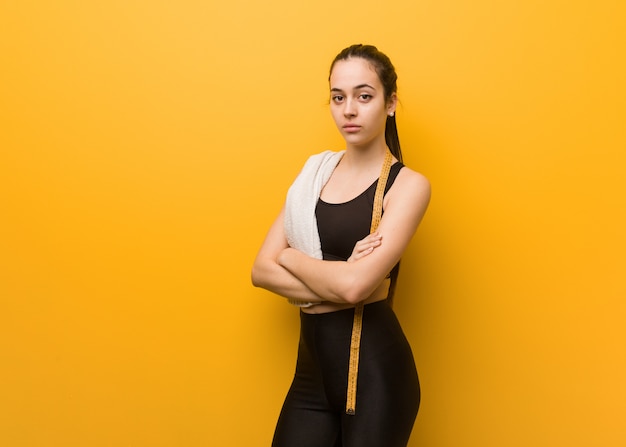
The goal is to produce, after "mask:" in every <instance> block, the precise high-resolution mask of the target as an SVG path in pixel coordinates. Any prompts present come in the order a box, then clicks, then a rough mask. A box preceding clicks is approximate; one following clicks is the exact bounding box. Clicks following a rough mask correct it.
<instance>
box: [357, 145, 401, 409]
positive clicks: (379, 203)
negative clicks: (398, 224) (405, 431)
mask: <svg viewBox="0 0 626 447" xmlns="http://www.w3.org/2000/svg"><path fill="white" fill-rule="evenodd" d="M392 161H393V155H391V152H389V150H387V153H386V154H385V161H384V162H383V167H382V169H381V171H380V177H378V183H377V184H376V194H375V195H374V209H373V211H372V225H371V226H370V233H373V232H374V231H376V229H377V228H378V224H379V223H380V218H381V216H382V214H383V197H384V195H385V186H386V185H387V179H388V178H389V170H390V169H391V162H392ZM362 330H363V303H362V302H361V303H358V304H357V305H356V307H355V308H354V321H353V322H352V338H351V340H350V362H349V364H348V395H347V400H346V414H350V415H354V414H355V413H356V382H357V377H358V374H359V352H360V349H361V332H362Z"/></svg>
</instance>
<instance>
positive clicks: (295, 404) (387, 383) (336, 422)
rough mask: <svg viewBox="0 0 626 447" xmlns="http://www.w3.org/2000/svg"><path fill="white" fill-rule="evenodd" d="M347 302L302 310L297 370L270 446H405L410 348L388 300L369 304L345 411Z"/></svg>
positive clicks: (412, 392) (409, 421) (411, 382)
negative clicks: (350, 408)
mask: <svg viewBox="0 0 626 447" xmlns="http://www.w3.org/2000/svg"><path fill="white" fill-rule="evenodd" d="M353 316H354V310H353V309H346V310H341V311H338V312H330V313H325V314H318V315H312V314H306V313H303V312H301V313H300V321H301V329H300V343H299V348H298V362H297V365H296V374H295V377H294V380H293V383H292V384H291V388H290V389H289V393H288V394H287V397H286V399H285V403H284V404H283V409H282V411H281V414H280V418H279V420H278V424H277V426H276V432H275V433H274V441H273V443H272V446H273V447H405V446H406V445H407V443H408V441H409V436H410V434H411V430H412V428H413V423H414V421H415V417H416V416H417V410H418V407H419V401H420V388H419V381H418V378H417V370H416V369H415V362H414V361H413V354H412V352H411V347H410V346H409V344H408V342H407V340H406V337H405V336H404V333H403V332H402V328H401V327H400V324H399V323H398V320H397V318H396V315H395V314H394V312H393V310H392V309H391V307H389V305H388V304H387V302H386V301H379V302H376V303H372V304H367V305H366V306H365V309H364V312H363V332H362V336H361V352H360V361H359V376H358V382H357V397H356V414H355V415H353V416H351V415H347V414H345V406H346V385H347V377H348V358H349V347H350V336H351V332H352V319H353Z"/></svg>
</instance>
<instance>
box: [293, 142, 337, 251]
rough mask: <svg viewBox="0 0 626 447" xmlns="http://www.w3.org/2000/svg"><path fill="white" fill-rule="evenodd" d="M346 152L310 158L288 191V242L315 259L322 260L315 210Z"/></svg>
mask: <svg viewBox="0 0 626 447" xmlns="http://www.w3.org/2000/svg"><path fill="white" fill-rule="evenodd" d="M344 152H345V151H339V152H333V151H325V152H322V153H319V154H316V155H312V156H311V157H309V159H308V160H307V162H306V163H305V164H304V167H303V168H302V171H300V174H298V177H296V179H295V180H294V182H293V184H292V185H291V187H290V188H289V190H288V191H287V200H286V202H285V222H284V226H285V235H286V236H287V242H288V243H289V246H290V247H293V248H295V249H297V250H299V251H301V252H303V253H305V254H307V255H309V256H311V257H313V258H317V259H322V246H321V243H320V237H319V233H318V231H317V219H316V218H315V207H316V205H317V201H318V199H319V197H320V194H321V192H322V188H323V187H324V185H325V184H326V182H327V181H328V179H329V178H330V176H331V174H332V173H333V171H334V170H335V167H336V166H337V164H338V163H339V160H341V157H343V154H344Z"/></svg>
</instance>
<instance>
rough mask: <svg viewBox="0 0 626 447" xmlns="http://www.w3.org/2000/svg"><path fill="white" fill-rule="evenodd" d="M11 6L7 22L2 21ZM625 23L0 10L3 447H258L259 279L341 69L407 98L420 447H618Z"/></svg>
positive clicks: (566, 10) (318, 6) (316, 147)
mask: <svg viewBox="0 0 626 447" xmlns="http://www.w3.org/2000/svg"><path fill="white" fill-rule="evenodd" d="M7 3H10V4H7ZM625 19H626V8H625V7H624V3H623V2H622V1H620V0H614V1H610V0H598V1H594V2H588V1H550V2H542V1H537V0H531V1H521V0H519V1H517V0H515V1H508V2H501V1H495V0H472V1H470V0H450V1H409V0H399V1H396V2H392V4H391V5H390V6H385V7H384V8H383V7H382V6H381V3H380V2H375V1H372V0H364V1H362V2H359V3H358V4H344V3H340V2H336V1H327V0H316V1H308V2H295V3H294V2H290V1H286V0H276V1H273V2H270V3H267V2H252V1H250V2H244V1H242V0H235V1H231V2H220V3H217V2H206V1H193V0H184V1H180V2H150V1H145V0H143V1H141V0H135V1H120V0H114V1H109V2H70V1H67V0H65V1H64V0H59V1H55V2H44V1H33V2H4V4H3V5H2V6H0V49H1V54H2V56H1V57H2V59H1V64H2V69H1V70H0V230H1V231H0V352H1V357H0V362H1V363H0V402H1V404H0V445H3V446H11V447H25V446H28V447H35V446H37V447H39V446H46V447H48V446H63V447H71V446H81V447H82V446H90V447H99V446H121V445H128V446H151V447H152V446H167V447H175V446H176V447H178V446H185V447H192V446H206V445H215V446H225V445H228V446H266V445H269V442H270V439H271V435H272V432H273V427H274V423H275V420H276V417H277V414H278V411H279V408H280V405H281V403H282V399H283V396H284V393H285V391H286V388H287V387H288V384H289V380H290V377H291V376H292V374H293V365H294V361H295V350H296V337H297V330H298V328H297V325H298V322H297V312H296V311H295V310H294V309H293V308H291V307H290V306H288V305H286V304H285V303H284V302H283V300H281V299H279V298H276V297H274V296H272V295H271V294H269V293H267V292H265V291H262V290H258V289H254V288H253V287H252V286H251V285H250V281H249V269H250V266H251V263H252V260H253V258H254V255H255V253H256V250H257V248H258V247H259V245H260V243H261V241H262V238H263V236H264V234H265V231H266V230H267V228H268V226H269V224H270V222H271V221H272V219H273V218H274V216H275V214H276V213H277V212H278V209H279V207H280V205H281V203H282V200H283V198H284V193H285V191H286V188H287V187H288V185H289V183H290V182H291V180H292V179H293V177H294V176H295V174H296V173H297V171H298V170H299V169H300V167H301V164H302V163H303V162H304V160H305V158H306V157H307V156H308V155H309V154H311V153H313V152H317V151H320V150H323V149H327V148H335V149H339V148H341V140H340V139H339V137H338V135H337V134H336V131H335V130H334V126H333V124H332V122H331V119H330V116H329V113H328V110H327V105H326V101H327V91H326V90H327V84H326V77H327V67H328V65H329V63H330V60H331V59H332V57H334V55H335V53H336V52H338V51H339V50H340V49H341V48H343V47H344V46H346V45H348V44H351V43H354V42H366V43H374V44H376V45H378V46H379V47H380V48H381V49H382V50H383V51H385V52H387V53H388V54H389V56H390V57H391V58H392V60H393V61H394V63H395V65H396V67H397V69H398V72H399V75H400V80H399V88H400V96H401V100H402V106H401V108H400V110H399V113H398V120H399V128H400V134H401V139H402V143H403V147H404V150H405V154H406V161H407V163H408V164H409V165H411V166H412V167H413V168H415V169H417V170H420V171H422V172H423V173H424V174H426V175H427V176H428V177H429V178H430V179H431V182H432V184H433V200H432V202H431V208H430V210H429V212H428V214H427V216H426V218H425V220H424V222H423V225H422V227H421V228H420V230H419V232H418V235H417V236H416V238H415V240H414V242H413V243H412V245H411V247H410V250H409V253H407V255H406V257H405V260H404V263H403V271H402V273H401V284H400V286H399V296H398V299H397V306H396V307H397V311H398V314H399V316H400V318H401V320H402V322H403V324H404V326H405V328H406V332H407V334H408V336H409V338H410V340H411V343H412V345H413V347H414V351H415V356H416V360H417V363H418V368H419V370H420V376H421V380H422V386H423V403H422V408H421V412H420V415H419V416H418V419H417V422H416V427H415V430H414V434H413V438H412V442H411V446H415V447H417V446H426V445H427V446H429V447H459V446H464V447H465V446H468V447H469V446H477V447H502V446H507V447H515V446H529V445H533V446H546V447H548V446H550V447H552V446H555V445H567V446H572V447H573V446H581V447H582V446H590V445H593V446H603V447H608V446H610V447H613V446H615V447H617V446H622V445H624V444H625V443H626V428H625V427H626V425H625V424H624V423H623V419H624V414H626V383H625V381H624V377H626V349H624V346H625V344H626V328H625V327H626V326H625V325H624V321H625V320H626V304H625V302H626V300H625V298H626V278H625V277H626V275H625V274H624V271H625V266H626V259H625V255H624V253H626V240H625V236H624V227H625V226H626V199H625V197H626V177H625V176H624V173H623V171H624V166H626V151H625V149H626V130H625V129H626V126H625V123H626V88H625V87H624V79H626V67H625V65H624V54H625V52H626V38H625V35H624V31H623V28H624V27H623V23H624V20H625Z"/></svg>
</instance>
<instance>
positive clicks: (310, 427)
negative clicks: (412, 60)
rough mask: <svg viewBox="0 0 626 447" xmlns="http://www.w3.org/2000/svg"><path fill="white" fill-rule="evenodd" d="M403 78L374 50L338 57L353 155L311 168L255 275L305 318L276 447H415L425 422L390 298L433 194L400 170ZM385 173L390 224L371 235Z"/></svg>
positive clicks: (330, 155)
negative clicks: (418, 424) (417, 426)
mask: <svg viewBox="0 0 626 447" xmlns="http://www.w3.org/2000/svg"><path fill="white" fill-rule="evenodd" d="M396 78H397V76H396V73H395V69H394V67H393V65H392V64H391V61H390V60H389V58H388V57H387V56H385V55H384V54H383V53H381V52H380V51H379V50H378V49H377V48H376V47H374V46H371V45H353V46H350V47H348V48H346V49H344V50H343V51H341V52H340V53H339V54H338V55H337V57H336V58H335V60H334V61H333V63H332V65H331V68H330V77H329V84H330V110H331V113H332V116H333V119H334V121H335V123H336V125H337V128H338V129H339V132H340V133H341V135H342V136H343V137H344V139H345V143H346V147H345V150H342V151H339V152H330V151H327V152H323V153H321V154H318V155H315V156H313V157H311V158H310V159H309V160H308V161H307V163H306V164H305V166H304V168H303V170H302V172H301V173H300V175H299V176H298V178H297V179H296V181H295V182H294V184H293V185H292V187H291V188H290V190H289V192H288V195H287V201H286V204H285V206H284V207H283V209H282V211H281V213H280V214H279V216H278V218H277V219H276V221H275V222H274V224H273V225H272V226H271V228H270V230H269V232H268V234H267V237H266V239H265V241H264V242H263V245H262V247H261V249H260V251H259V253H258V255H257V258H256V260H255V262H254V265H253V268H252V282H253V284H254V285H255V286H257V287H263V288H265V289H267V290H270V291H272V292H274V293H276V294H278V295H281V296H283V297H286V298H288V300H289V302H290V303H291V304H294V305H297V306H300V309H301V311H300V319H301V334H300V343H299V349H298V360H297V365H296V373H295V378H294V380H293V383H292V385H291V388H290V390H289V393H288V395H287V397H286V399H285V403H284V405H283V409H282V412H281V414H280V417H279V420H278V424H277V427H276V431H275V434H274V441H273V446H274V447H325V446H328V447H338V446H341V447H369V446H371V447H396V446H397V447H400V446H406V445H407V442H408V440H409V436H410V434H411V430H412V427H413V423H414V421H415V417H416V416H417V411H418V407H419V401H420V388H419V382H418V377H417V372H416V369H415V363H414V360H413V354H412V352H411V348H410V346H409V344H408V342H407V340H406V338H405V336H404V333H403V331H402V329H401V327H400V325H399V323H398V320H397V318H396V316H395V314H394V312H393V310H392V308H391V305H390V300H391V298H392V295H393V290H394V286H395V281H396V278H397V272H398V265H399V261H400V258H401V256H402V254H403V252H404V250H405V249H406V247H407V245H408V244H409V241H410V240H411V238H412V236H413V234H414V233H415V231H416V229H417V226H418V224H419V222H420V220H421V219H422V216H423V215H424V213H425V211H426V208H427V206H428V202H429V199H430V185H429V183H428V181H427V180H426V178H425V177H424V176H422V175H421V174H418V173H417V172H415V171H412V170H410V169H409V168H407V167H405V166H404V165H403V163H402V154H401V152H400V144H399V141H398V135H397V130H396V123H395V111H396V104H397V94H396V90H397V89H396ZM385 163H387V166H388V165H389V164H390V163H391V168H390V169H388V174H386V171H384V170H381V167H382V166H384V165H385ZM383 172H385V174H384V175H385V176H388V178H387V180H386V182H384V176H383V177H382V178H383V180H381V185H382V186H381V187H380V188H381V189H382V188H384V196H383V199H382V209H383V215H382V218H381V219H380V224H379V226H378V228H377V230H376V231H374V232H371V233H370V224H371V221H372V213H373V207H374V201H375V199H374V197H375V191H376V188H377V187H378V178H379V177H381V175H382V173H383ZM383 183H384V184H383ZM359 308H360V309H361V311H360V312H362V316H360V317H359V318H360V323H358V326H359V327H360V329H359V330H360V338H359V337H358V336H357V340H358V339H360V347H359V346H358V342H357V349H356V352H357V353H358V358H356V360H354V357H351V356H350V355H351V354H350V353H351V348H352V350H354V343H355V341H354V340H353V332H354V331H355V330H356V329H354V327H356V326H357V323H356V322H355V314H357V313H359V311H358V309H359ZM355 364H356V365H357V367H356V370H357V371H356V373H355V372H354V371H353V369H355V366H354V365H355ZM350 365H352V367H351V366H350ZM350 383H352V385H350ZM351 387H352V388H351ZM350 389H352V391H349V390H350ZM351 394H352V396H353V397H352V398H350V395H351ZM351 399H352V403H350V401H351ZM355 401H356V402H357V403H358V404H355ZM347 402H348V403H347Z"/></svg>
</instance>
